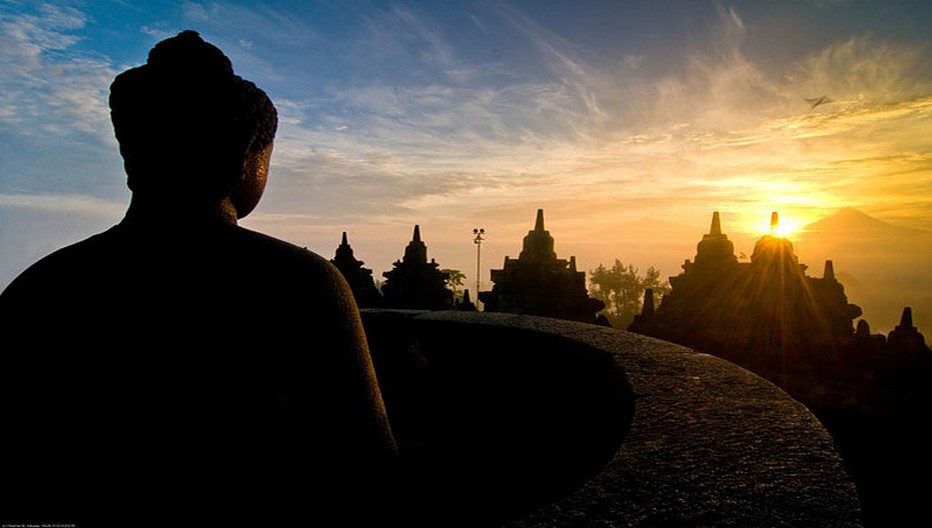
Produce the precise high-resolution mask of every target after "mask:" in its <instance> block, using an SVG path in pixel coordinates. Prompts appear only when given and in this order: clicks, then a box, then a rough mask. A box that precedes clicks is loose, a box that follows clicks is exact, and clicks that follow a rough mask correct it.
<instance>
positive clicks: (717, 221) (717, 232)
mask: <svg viewBox="0 0 932 528" xmlns="http://www.w3.org/2000/svg"><path fill="white" fill-rule="evenodd" d="M709 234H710V235H712V236H722V219H721V217H720V216H719V214H718V211H715V212H714V213H712V226H711V227H709Z"/></svg>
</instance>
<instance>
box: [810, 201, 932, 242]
mask: <svg viewBox="0 0 932 528" xmlns="http://www.w3.org/2000/svg"><path fill="white" fill-rule="evenodd" d="M841 235H845V236H849V235H856V236H869V237H871V238H879V239H884V238H890V239H892V240H898V239H900V238H905V237H922V236H930V235H932V232H930V231H925V230H922V229H914V228H911V227H902V226H895V225H892V224H888V223H886V222H884V221H882V220H878V219H876V218H874V217H873V216H870V215H868V214H867V213H864V212H863V211H860V210H858V209H855V208H853V207H844V208H842V209H839V210H838V211H836V212H835V213H833V214H831V215H829V216H826V217H824V218H822V219H820V220H817V221H815V222H812V223H811V224H807V225H806V226H805V227H804V228H803V234H802V235H801V237H800V238H805V237H807V236H841ZM852 242H855V241H852Z"/></svg>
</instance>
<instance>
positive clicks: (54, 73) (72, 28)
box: [0, 5, 116, 144]
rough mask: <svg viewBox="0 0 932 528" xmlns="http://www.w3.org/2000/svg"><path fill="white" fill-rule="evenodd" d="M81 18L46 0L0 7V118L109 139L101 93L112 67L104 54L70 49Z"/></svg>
mask: <svg viewBox="0 0 932 528" xmlns="http://www.w3.org/2000/svg"><path fill="white" fill-rule="evenodd" d="M86 22H87V19H86V17H85V16H84V15H83V14H82V13H81V12H80V11H78V10H75V9H72V8H68V7H57V6H51V5H45V6H42V7H40V8H39V10H38V11H37V12H36V13H33V14H23V13H18V14H11V13H9V12H6V11H2V12H0V48H2V50H3V51H2V53H0V86H2V87H3V89H2V90H0V119H2V120H0V124H3V125H5V126H7V127H14V128H15V129H16V131H17V133H20V134H52V135H57V136H67V135H71V134H74V133H75V132H78V133H83V134H88V135H91V136H95V137H97V138H98V139H99V140H101V141H102V142H104V143H108V144H109V143H112V134H111V133H110V124H109V119H108V112H107V107H106V93H107V87H108V86H109V83H110V81H111V80H112V78H113V76H114V75H115V73H116V72H115V70H114V68H113V67H112V65H111V64H110V63H109V62H108V61H106V60H104V59H101V58H99V57H93V56H84V55H81V54H75V53H72V52H71V48H72V47H73V46H74V45H75V44H76V43H77V42H79V40H80V37H79V36H78V33H77V32H78V31H79V30H81V29H82V28H83V27H84V25H85V24H86Z"/></svg>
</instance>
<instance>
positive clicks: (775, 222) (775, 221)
mask: <svg viewBox="0 0 932 528" xmlns="http://www.w3.org/2000/svg"><path fill="white" fill-rule="evenodd" d="M778 227H780V215H778V214H777V212H776V211H774V212H772V213H770V234H771V235H772V234H775V233H776V232H777V228H778Z"/></svg>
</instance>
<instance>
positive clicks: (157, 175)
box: [110, 31, 278, 218]
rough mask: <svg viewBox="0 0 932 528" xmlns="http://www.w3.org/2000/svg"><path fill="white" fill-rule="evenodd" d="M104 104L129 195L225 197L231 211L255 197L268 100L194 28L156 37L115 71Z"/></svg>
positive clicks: (266, 147)
mask: <svg viewBox="0 0 932 528" xmlns="http://www.w3.org/2000/svg"><path fill="white" fill-rule="evenodd" d="M110 110H111V112H110V115H111V120H112V121H113V128H114V131H115V133H116V138H117V141H118V142H119V143H120V154H121V155H122V156H123V162H124V167H125V169H126V174H127V177H128V180H127V183H128V185H129V188H130V189H131V190H132V191H133V195H134V197H135V196H136V195H140V196H146V197H148V198H153V199H157V200H161V201H163V202H166V204H171V203H176V204H177V203H184V204H198V205H199V204H214V203H217V202H219V201H223V200H225V199H229V201H230V202H231V204H232V205H233V207H234V208H235V209H236V214H237V217H238V218H242V217H244V216H246V215H247V214H249V212H250V211H252V209H253V208H254V207H255V206H256V204H257V203H258V202H259V198H260V197H261V196H262V191H263V190H264V188H265V181H266V175H267V171H268V162H269V157H270V156H271V151H272V140H273V137H274V135H275V129H276V127H277V125H278V116H277V113H276V111H275V107H274V106H273V105H272V101H271V100H270V99H269V98H268V96H267V95H266V94H265V92H263V91H262V90H260V89H259V88H257V87H256V85H254V84H253V83H251V82H249V81H246V80H244V79H242V78H241V77H239V76H237V75H235V74H234V73H233V66H232V64H231V63H230V59H228V58H227V57H226V56H225V55H224V54H223V52H222V51H220V50H219V49H218V48H217V47H215V46H213V45H212V44H209V43H207V42H204V40H202V39H201V37H200V35H198V34H197V33H196V32H194V31H183V32H181V33H179V34H178V35H176V36H174V37H172V38H169V39H166V40H163V41H162V42H160V43H158V44H157V45H156V46H155V47H154V48H152V50H150V51H149V57H148V60H147V61H146V64H144V65H142V66H139V67H137V68H132V69H130V70H127V71H125V72H123V73H121V74H120V75H118V76H117V77H116V79H114V81H113V84H111V86H110ZM169 207H170V206H169Z"/></svg>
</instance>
